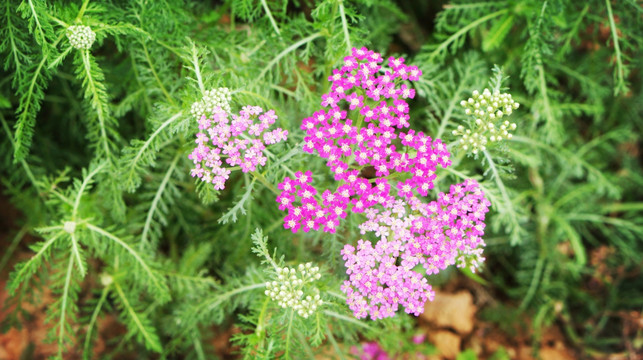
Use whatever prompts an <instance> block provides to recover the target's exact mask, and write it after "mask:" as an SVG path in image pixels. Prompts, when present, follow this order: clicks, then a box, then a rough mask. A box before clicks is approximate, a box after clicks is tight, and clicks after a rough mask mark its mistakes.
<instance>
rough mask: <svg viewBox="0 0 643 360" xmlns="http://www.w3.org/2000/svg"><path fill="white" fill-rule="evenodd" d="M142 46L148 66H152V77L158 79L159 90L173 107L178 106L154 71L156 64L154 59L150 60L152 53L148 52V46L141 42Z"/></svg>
mask: <svg viewBox="0 0 643 360" xmlns="http://www.w3.org/2000/svg"><path fill="white" fill-rule="evenodd" d="M141 45H142V46H143V53H144V54H145V60H146V61H147V64H148V65H149V66H150V71H151V72H152V75H154V79H156V82H157V83H158V84H159V88H160V89H161V92H163V95H165V98H166V99H167V101H169V102H170V103H171V104H172V105H173V106H176V103H175V102H174V100H173V99H172V96H170V93H169V92H168V91H167V89H166V88H165V86H163V82H162V81H161V79H160V78H159V75H158V74H157V73H156V70H154V63H152V59H151V58H150V53H149V52H148V51H147V46H145V42H143V41H141Z"/></svg>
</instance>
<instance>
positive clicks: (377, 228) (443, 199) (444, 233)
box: [342, 180, 490, 319]
mask: <svg viewBox="0 0 643 360" xmlns="http://www.w3.org/2000/svg"><path fill="white" fill-rule="evenodd" d="M489 205H490V203H489V201H488V200H487V199H485V198H484V196H483V194H482V191H480V188H479V187H478V184H477V183H476V182H475V181H474V180H466V181H465V182H464V183H463V184H458V185H452V186H451V190H450V192H449V193H448V194H445V193H440V194H439V195H438V200H437V201H432V202H429V203H423V202H421V201H420V200H419V199H418V198H416V197H413V198H411V199H410V200H406V199H404V200H403V199H397V200H395V201H393V202H392V203H391V204H387V206H384V208H383V209H376V208H373V209H369V210H367V211H366V218H367V220H366V221H365V222H364V223H362V224H361V225H360V231H361V233H362V234H366V233H367V232H372V233H374V234H375V236H376V238H377V239H378V241H377V243H376V245H375V248H373V247H372V245H371V243H370V242H368V241H364V240H360V241H359V242H358V246H357V250H356V249H355V248H354V247H353V246H351V245H346V246H345V247H344V249H343V250H342V255H343V258H344V260H345V265H346V268H347V271H346V272H347V274H348V275H349V280H347V281H345V282H344V285H343V286H342V291H344V293H346V296H347V303H348V306H349V308H350V309H351V310H353V312H354V313H355V316H356V317H357V318H362V317H366V315H367V314H370V316H371V318H372V319H379V318H385V317H389V316H393V314H394V313H395V311H396V310H397V308H398V306H399V305H402V306H403V307H404V310H405V312H406V313H408V314H414V315H415V316H417V315H419V314H421V313H422V312H423V311H424V303H425V302H426V300H427V299H428V300H433V296H434V293H433V291H432V289H431V286H430V285H429V284H428V283H427V281H426V279H425V278H424V277H423V275H422V274H420V273H419V272H418V271H417V270H416V267H417V266H418V265H421V266H422V268H424V271H425V272H426V274H429V275H430V274H437V273H438V272H439V271H440V270H444V269H446V267H447V266H449V265H454V264H455V265H457V266H458V267H463V266H466V265H467V264H468V263H469V264H470V266H471V269H472V270H474V269H475V268H476V267H478V265H479V264H480V263H481V262H482V261H484V258H482V248H481V247H483V246H484V245H485V244H484V241H483V240H482V235H483V234H484V228H485V224H484V222H483V220H484V216H485V213H486V212H487V211H488V207H489ZM407 209H410V210H411V211H407Z"/></svg>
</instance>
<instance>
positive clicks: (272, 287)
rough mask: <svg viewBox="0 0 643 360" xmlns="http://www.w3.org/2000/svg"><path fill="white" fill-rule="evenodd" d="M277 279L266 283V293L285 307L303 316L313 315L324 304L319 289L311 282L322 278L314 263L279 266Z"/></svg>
mask: <svg viewBox="0 0 643 360" xmlns="http://www.w3.org/2000/svg"><path fill="white" fill-rule="evenodd" d="M276 271H277V279H276V280H274V281H269V282H267V283H266V291H265V294H266V295H267V296H269V297H270V298H271V299H272V300H274V301H276V302H277V304H278V305H279V306H281V307H282V308H284V309H293V310H295V311H296V312H297V314H299V316H301V317H303V318H308V317H309V316H311V315H313V314H314V313H315V311H317V308H318V307H319V306H321V305H322V304H323V301H322V299H321V297H320V296H319V289H317V288H316V287H314V286H312V285H311V284H312V283H313V282H315V281H316V280H319V279H320V278H321V274H320V273H319V267H317V266H313V265H312V263H306V264H299V266H298V267H297V268H296V269H295V268H288V267H277V269H276Z"/></svg>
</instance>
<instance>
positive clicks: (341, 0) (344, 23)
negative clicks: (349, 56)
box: [339, 0, 353, 52]
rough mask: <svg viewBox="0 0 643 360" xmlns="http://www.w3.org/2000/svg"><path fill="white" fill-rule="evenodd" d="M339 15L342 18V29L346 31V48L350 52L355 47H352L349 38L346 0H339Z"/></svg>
mask: <svg viewBox="0 0 643 360" xmlns="http://www.w3.org/2000/svg"><path fill="white" fill-rule="evenodd" d="M339 14H340V15H341V17H342V28H343V29H344V40H345V41H346V48H347V49H348V51H349V52H350V51H351V49H352V48H353V46H352V45H351V39H350V37H349V36H348V23H347V21H346V13H345V11H344V0H339Z"/></svg>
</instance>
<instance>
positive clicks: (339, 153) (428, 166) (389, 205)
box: [277, 48, 489, 319]
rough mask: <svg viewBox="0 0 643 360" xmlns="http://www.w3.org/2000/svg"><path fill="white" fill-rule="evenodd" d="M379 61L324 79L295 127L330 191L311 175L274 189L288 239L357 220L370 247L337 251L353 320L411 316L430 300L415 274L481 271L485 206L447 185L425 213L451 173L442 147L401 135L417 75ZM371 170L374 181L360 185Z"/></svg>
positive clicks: (349, 63) (476, 196)
mask: <svg viewBox="0 0 643 360" xmlns="http://www.w3.org/2000/svg"><path fill="white" fill-rule="evenodd" d="M382 62H383V59H382V57H381V55H380V54H378V53H375V52H373V51H370V50H367V49H365V48H361V49H353V51H352V55H351V56H347V57H346V58H344V65H343V66H342V67H341V69H339V70H337V69H336V70H334V71H333V75H332V76H330V77H329V81H330V82H331V91H330V92H329V93H328V94H324V95H322V102H321V105H322V107H323V108H322V109H320V110H319V111H317V112H315V113H314V114H313V115H312V116H311V117H308V118H305V119H304V120H303V121H302V125H301V128H302V129H303V130H304V131H305V133H306V136H305V138H304V146H303V149H304V151H306V152H309V153H316V154H318V155H319V156H320V157H322V158H324V159H326V160H327V162H326V165H327V166H328V167H329V168H330V169H331V170H332V172H333V173H334V178H335V180H336V181H337V182H338V184H337V188H336V189H335V190H334V191H331V190H330V189H326V190H324V191H323V192H321V191H318V190H317V189H316V188H315V187H314V185H313V183H312V182H313V178H312V173H311V172H310V171H308V172H306V173H301V172H298V173H297V174H295V176H294V179H292V178H289V177H287V178H285V179H284V181H283V182H282V183H281V184H279V189H281V190H282V192H281V194H280V195H279V196H278V197H277V202H278V203H279V208H280V209H281V210H285V211H287V212H288V215H287V216H286V217H285V219H284V227H285V228H287V229H291V230H292V231H293V232H297V231H299V230H303V231H304V232H308V231H310V230H311V229H312V230H322V231H325V232H331V233H332V232H335V231H336V230H337V228H338V226H339V224H340V220H341V219H343V218H345V217H346V215H347V213H348V212H349V211H352V212H355V213H365V215H366V221H365V222H364V223H363V224H361V225H360V230H361V232H362V234H366V233H367V232H372V233H374V234H375V237H376V238H377V239H378V240H377V242H376V244H375V247H373V245H372V243H371V242H370V241H368V240H359V243H358V246H357V249H355V248H354V247H353V246H351V245H346V247H345V248H344V250H343V251H342V255H343V256H344V260H345V261H346V267H347V273H348V275H349V280H347V281H346V282H345V283H344V285H343V286H342V290H343V291H344V292H345V293H346V295H347V302H348V304H349V307H350V308H351V309H352V310H353V311H354V313H355V316H356V317H358V318H363V317H366V316H367V315H370V316H371V318H373V319H379V318H384V317H389V316H393V315H394V313H395V312H396V311H397V308H398V306H399V305H402V306H403V307H404V308H405V310H406V312H407V313H412V314H415V315H419V314H420V313H421V312H422V311H423V309H424V303H425V302H426V300H430V299H432V298H433V292H432V290H431V286H430V285H429V284H428V283H427V281H426V279H424V277H423V274H421V273H419V272H417V271H415V270H414V268H415V267H416V266H417V265H422V266H424V267H425V271H426V272H427V273H428V274H432V273H436V272H438V271H439V270H441V269H444V268H445V267H446V266H448V265H452V264H455V263H456V261H457V262H458V264H459V265H460V266H463V265H464V264H465V263H466V262H467V261H468V259H470V258H471V257H474V258H475V259H474V261H473V264H472V265H474V266H476V265H477V264H478V262H479V261H481V258H480V254H481V249H479V247H480V246H483V245H484V243H483V241H482V239H481V236H482V234H483V230H484V223H483V220H484V215H485V213H486V212H487V210H488V206H489V202H488V201H487V200H486V199H485V198H484V196H483V194H482V192H481V191H480V189H479V188H478V185H477V183H476V182H475V181H473V180H468V181H467V182H465V183H464V184H459V185H454V186H452V188H451V192H450V193H449V194H443V193H441V194H439V196H438V200H437V201H433V202H430V203H423V202H422V201H420V199H419V198H418V196H427V195H428V193H429V190H431V189H432V188H433V187H434V184H433V181H434V180H435V178H436V169H437V167H438V165H440V166H441V167H442V168H446V167H447V166H449V165H450V164H451V161H450V160H449V157H450V154H449V152H448V150H447V148H446V146H445V145H444V144H443V143H442V141H441V140H440V139H431V137H430V136H427V135H425V134H423V133H422V132H417V133H416V132H415V131H414V130H410V129H409V130H408V131H403V130H404V129H405V128H408V127H409V115H408V112H409V105H408V103H407V102H406V99H410V98H413V97H414V96H415V91H414V90H413V89H411V88H409V87H408V86H407V85H406V84H405V81H406V80H410V81H413V80H417V79H418V78H419V76H420V75H421V71H420V70H419V69H418V68H417V67H415V66H407V65H405V64H404V59H403V58H393V57H391V58H389V59H388V62H387V64H388V67H382V65H381V64H382ZM365 169H371V171H373V172H374V173H375V176H377V178H375V179H367V178H365V177H364V176H362V174H363V171H364V170H365Z"/></svg>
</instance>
